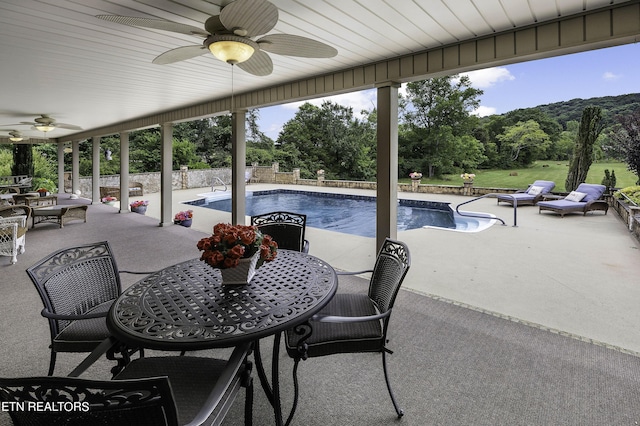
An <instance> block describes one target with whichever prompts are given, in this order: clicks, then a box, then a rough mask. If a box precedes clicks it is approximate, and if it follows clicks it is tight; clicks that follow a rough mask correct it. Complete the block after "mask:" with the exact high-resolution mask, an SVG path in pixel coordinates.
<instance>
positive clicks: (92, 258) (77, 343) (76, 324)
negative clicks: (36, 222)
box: [27, 241, 149, 376]
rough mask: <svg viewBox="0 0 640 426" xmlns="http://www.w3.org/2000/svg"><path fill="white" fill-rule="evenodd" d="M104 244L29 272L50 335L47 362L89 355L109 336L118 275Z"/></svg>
mask: <svg viewBox="0 0 640 426" xmlns="http://www.w3.org/2000/svg"><path fill="white" fill-rule="evenodd" d="M121 272H123V273H125V272H126V273H134V274H137V273H140V274H149V272H133V271H118V267H117V265H116V261H115V259H114V257H113V254H112V251H111V247H110V246H109V243H108V242H107V241H103V242H99V243H93V244H85V245H82V246H77V247H71V248H65V249H62V250H58V251H56V252H55V253H52V254H50V255H49V256H47V257H45V258H44V259H42V260H40V261H39V262H38V263H36V264H35V265H33V266H31V267H30V268H28V269H27V274H29V277H30V278H31V281H33V284H34V285H35V286H36V289H38V293H39V294H40V298H41V299H42V303H43V304H44V309H43V310H42V316H44V317H46V318H47V319H48V320H49V329H50V331H51V346H50V348H51V360H50V362H49V372H48V375H49V376H51V375H52V374H53V371H54V369H55V365H56V354H57V353H58V352H91V351H92V350H93V349H94V348H95V347H96V346H97V345H98V344H100V343H101V342H102V341H103V340H104V339H105V338H107V337H109V336H110V335H111V333H109V330H108V329H107V324H106V321H105V317H106V316H107V313H108V312H109V308H110V307H111V305H112V303H113V301H114V300H115V299H116V298H117V297H118V296H119V295H120V292H121V290H122V288H121V284H120V273H121Z"/></svg>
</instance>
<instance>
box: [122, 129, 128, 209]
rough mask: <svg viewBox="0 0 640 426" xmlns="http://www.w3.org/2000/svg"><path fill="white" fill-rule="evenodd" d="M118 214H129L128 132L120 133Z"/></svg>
mask: <svg viewBox="0 0 640 426" xmlns="http://www.w3.org/2000/svg"><path fill="white" fill-rule="evenodd" d="M120 213H129V132H122V133H120Z"/></svg>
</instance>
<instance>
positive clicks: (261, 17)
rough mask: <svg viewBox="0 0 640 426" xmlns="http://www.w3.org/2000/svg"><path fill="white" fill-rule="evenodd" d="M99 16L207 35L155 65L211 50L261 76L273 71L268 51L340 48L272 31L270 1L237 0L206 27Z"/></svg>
mask: <svg viewBox="0 0 640 426" xmlns="http://www.w3.org/2000/svg"><path fill="white" fill-rule="evenodd" d="M96 17H97V18H100V19H103V20H106V21H111V22H116V23H119V24H124V25H129V26H132V27H144V28H153V29H159V30H165V31H172V32H177V33H181V34H189V35H194V36H199V37H204V38H205V40H204V42H203V43H202V44H199V45H191V46H182V47H178V48H176V49H172V50H169V51H167V52H164V53H162V54H161V55H159V56H158V57H156V58H155V59H154V60H153V63H154V64H161V65H164V64H171V63H174V62H178V61H184V60H187V59H191V58H195V57H197V56H201V55H204V54H206V53H208V52H211V53H213V55H214V56H215V57H216V58H218V59H220V60H222V61H224V62H227V63H230V64H232V65H235V64H237V65H238V67H239V68H241V69H242V70H244V71H246V72H248V73H250V74H253V75H257V76H265V75H269V74H271V73H272V72H273V62H272V60H271V57H270V56H269V55H268V54H267V53H266V52H269V53H275V54H278V55H285V56H297V57H304V58H332V57H334V56H336V55H337V54H338V51H337V50H336V49H335V48H334V47H332V46H329V45H327V44H325V43H322V42H320V41H317V40H313V39H310V38H307V37H302V36H297V35H293V34H271V35H266V36H264V37H261V38H259V39H257V40H253V38H254V37H258V36H260V35H262V34H266V33H267V32H269V31H271V30H272V29H273V28H274V27H275V25H276V23H277V22H278V8H277V7H276V6H274V5H273V3H270V2H269V1H267V0H236V1H234V2H233V3H230V4H228V5H227V6H225V7H223V8H222V10H221V11H220V15H215V16H211V17H210V18H209V19H207V21H206V22H205V24H204V30H202V29H200V28H198V27H194V26H192V25H186V24H180V23H177V22H172V21H165V20H159V19H149V18H137V17H132V16H120V15H98V16H96Z"/></svg>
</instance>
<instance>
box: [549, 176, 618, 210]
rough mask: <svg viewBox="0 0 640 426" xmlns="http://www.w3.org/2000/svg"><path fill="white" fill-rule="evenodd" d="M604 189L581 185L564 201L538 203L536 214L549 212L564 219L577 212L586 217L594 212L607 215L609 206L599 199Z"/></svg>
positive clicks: (593, 185)
mask: <svg viewBox="0 0 640 426" xmlns="http://www.w3.org/2000/svg"><path fill="white" fill-rule="evenodd" d="M605 189H606V187H605V186H604V185H596V184H590V183H581V184H580V185H578V187H577V188H576V190H575V191H571V193H569V195H567V196H566V197H565V198H564V199H561V200H553V201H540V202H539V203H538V207H539V210H538V213H541V212H542V211H543V210H549V211H552V212H554V213H558V214H559V215H560V217H564V215H565V214H567V213H574V212H579V213H583V215H586V214H587V212H590V211H594V210H601V211H604V214H607V211H608V210H609V204H608V203H607V202H606V201H605V200H603V199H601V197H602V195H603V194H604V191H605Z"/></svg>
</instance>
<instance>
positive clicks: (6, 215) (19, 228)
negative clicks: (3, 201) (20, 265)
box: [0, 206, 31, 264]
mask: <svg viewBox="0 0 640 426" xmlns="http://www.w3.org/2000/svg"><path fill="white" fill-rule="evenodd" d="M30 217H31V207H29V206H2V207H0V255H2V256H11V263H12V264H13V263H16V262H17V261H18V258H17V255H18V254H21V253H24V250H25V243H26V238H27V237H26V233H27V230H28V229H29V218H30ZM14 228H15V231H14Z"/></svg>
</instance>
